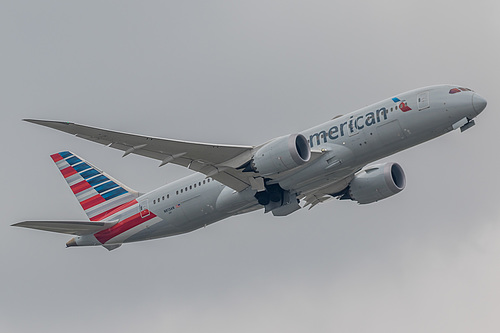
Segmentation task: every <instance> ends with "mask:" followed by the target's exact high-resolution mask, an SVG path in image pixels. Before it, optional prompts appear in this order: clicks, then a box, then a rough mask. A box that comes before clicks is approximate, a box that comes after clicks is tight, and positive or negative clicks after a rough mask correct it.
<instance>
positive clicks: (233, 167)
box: [13, 85, 487, 251]
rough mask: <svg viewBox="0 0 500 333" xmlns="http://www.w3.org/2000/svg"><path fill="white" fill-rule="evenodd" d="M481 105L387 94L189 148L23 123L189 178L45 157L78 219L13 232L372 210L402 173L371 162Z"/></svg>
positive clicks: (112, 242) (113, 229) (112, 235)
mask: <svg viewBox="0 0 500 333" xmlns="http://www.w3.org/2000/svg"><path fill="white" fill-rule="evenodd" d="M486 105H487V102H486V100H485V99H484V98H483V97H481V96H480V95H479V94H477V93H475V92H474V91H472V90H471V89H468V88H463V87H461V86H458V85H436V86H430V87H424V88H420V89H415V90H412V91H409V92H405V93H402V94H398V95H395V96H393V97H391V98H388V99H384V100H383V101H381V102H378V103H375V104H373V105H370V106H367V107H364V108H361V109H359V110H357V111H354V112H352V113H349V114H347V115H345V116H336V117H335V118H333V119H332V120H329V121H327V122H325V123H322V124H320V125H318V126H315V127H312V128H310V129H307V130H305V131H302V132H300V133H294V134H289V135H285V136H280V137H277V138H274V139H272V140H270V141H268V142H265V143H263V144H260V145H257V146H243V145H223V144H210V143H197V142H188V141H180V140H172V139H164V138H158V137H152V136H144V135H136V134H129V133H123V132H117V131H112V130H107V129H101V128H96V127H90V126H85V125H79V124H75V123H72V122H61V121H48V120H36V119H24V120H25V121H27V122H30V123H34V124H38V125H42V126H46V127H50V128H53V129H56V130H59V131H63V132H66V133H69V134H73V135H75V136H77V137H79V138H83V139H87V140H90V141H93V142H96V143H100V144H103V145H107V146H109V147H112V148H115V149H119V150H122V151H123V152H124V154H123V157H125V156H127V155H129V154H137V155H141V156H146V157H149V158H152V159H156V160H158V161H160V164H159V166H160V167H161V166H164V165H166V164H168V163H173V164H177V165H181V166H184V167H186V168H188V169H190V170H193V171H195V173H193V174H192V175H190V176H187V177H185V178H182V179H179V180H177V181H175V182H173V183H170V184H167V185H164V186H161V187H159V188H157V189H155V190H153V191H151V192H148V193H139V192H137V191H135V190H133V189H131V188H130V187H128V186H126V185H124V184H123V183H121V182H119V181H118V180H116V179H114V178H113V177H111V176H110V175H108V174H107V173H105V172H103V171H101V170H100V169H99V168H97V167H95V166H93V165H92V164H91V163H90V162H88V161H87V160H85V159H83V158H81V157H80V156H78V155H76V154H74V153H72V152H70V151H62V152H59V153H56V154H53V155H51V157H52V160H53V161H54V163H55V164H56V166H57V167H58V169H59V170H60V172H61V174H62V176H63V177H64V179H65V180H66V182H67V183H68V185H69V187H70V189H71V191H72V192H73V194H74V195H75V197H76V198H77V200H78V202H79V203H80V205H81V207H82V209H83V210H84V211H85V213H86V215H87V217H88V220H86V221H23V222H19V223H15V224H13V226H18V227H25V228H32V229H39V230H45V231H52V232H58V233H64V234H70V235H74V237H73V238H72V239H70V240H69V241H68V242H67V243H66V246H67V247H74V246H101V245H102V246H103V247H105V248H106V249H108V250H109V251H111V250H113V249H116V248H118V247H120V246H121V245H122V244H123V243H130V242H137V241H144V240H150V239H156V238H161V237H167V236H172V235H178V234H183V233H187V232H190V231H193V230H196V229H199V228H202V227H204V226H207V225H210V224H212V223H214V222H217V221H220V220H222V219H225V218H228V217H230V216H234V215H238V214H243V213H247V212H251V211H255V210H260V209H264V212H265V213H269V212H271V213H272V214H273V215H274V216H287V215H289V214H291V213H293V212H295V211H297V210H299V209H301V208H304V207H309V209H311V208H312V207H314V206H316V205H317V204H319V203H322V202H324V201H326V200H327V199H330V198H337V199H340V200H352V201H355V202H357V203H359V204H370V203H374V202H377V201H380V200H383V199H385V198H388V197H390V196H393V195H395V194H397V193H399V192H401V191H402V190H403V189H404V188H405V185H406V176H405V173H404V171H403V168H402V167H401V166H400V165H399V164H398V163H394V162H387V163H378V164H371V163H374V162H376V161H377V160H379V159H381V158H384V157H387V156H389V155H392V154H394V153H396V152H399V151H402V150H404V149H407V148H410V147H412V146H415V145H418V144H420V143H423V142H425V141H428V140H431V139H433V138H436V137H439V136H441V135H443V134H445V133H448V132H450V131H453V130H457V129H460V130H461V131H462V132H463V131H465V130H467V129H469V128H471V127H472V126H474V124H475V122H474V120H473V119H474V118H475V117H476V116H478V115H479V114H480V113H481V112H482V111H483V110H484V109H485V108H486Z"/></svg>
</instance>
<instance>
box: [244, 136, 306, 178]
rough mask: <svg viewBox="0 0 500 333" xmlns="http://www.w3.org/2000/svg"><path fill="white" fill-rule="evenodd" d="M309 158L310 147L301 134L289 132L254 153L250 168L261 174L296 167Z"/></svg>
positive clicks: (270, 173)
mask: <svg viewBox="0 0 500 333" xmlns="http://www.w3.org/2000/svg"><path fill="white" fill-rule="evenodd" d="M310 159H311V148H310V147H309V143H308V142H307V139H306V138H305V137H304V136H303V135H302V134H290V135H286V136H282V137H279V138H276V139H274V140H272V141H271V142H269V143H267V144H265V145H264V146H263V147H261V148H260V149H259V150H258V151H257V152H256V153H255V155H254V157H253V159H252V162H251V168H252V170H253V171H255V172H258V173H259V174H261V175H262V176H267V175H272V174H276V173H278V172H283V171H287V170H291V169H293V168H296V167H298V166H300V165H303V164H304V163H307V162H308V161H309V160H310Z"/></svg>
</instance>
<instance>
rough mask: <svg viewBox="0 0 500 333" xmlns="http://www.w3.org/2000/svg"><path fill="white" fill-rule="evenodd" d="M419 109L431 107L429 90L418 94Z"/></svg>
mask: <svg viewBox="0 0 500 333" xmlns="http://www.w3.org/2000/svg"><path fill="white" fill-rule="evenodd" d="M417 103H418V110H424V109H427V108H429V107H430V103H429V92H428V91H424V92H423V93H420V94H418V95H417Z"/></svg>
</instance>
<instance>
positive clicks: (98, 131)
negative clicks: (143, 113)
mask: <svg viewBox="0 0 500 333" xmlns="http://www.w3.org/2000/svg"><path fill="white" fill-rule="evenodd" d="M24 121H27V122H30V123H33V124H37V125H42V126H46V127H50V128H53V129H56V130H59V131H62V132H66V133H69V134H73V135H75V136H77V137H79V138H82V139H87V140H90V141H93V142H96V143H100V144H102V145H106V146H109V147H112V148H115V149H118V150H122V151H124V154H123V156H126V155H128V154H137V155H141V156H146V157H149V158H153V159H156V160H159V161H161V162H160V165H159V166H163V165H165V164H167V163H173V164H177V165H181V166H184V167H186V168H189V169H191V170H193V171H197V172H200V173H203V174H205V175H207V176H208V177H212V178H213V179H215V180H217V181H219V182H220V183H222V184H224V185H226V186H229V187H230V188H232V189H234V190H236V191H242V190H244V189H245V188H247V187H248V186H250V180H249V178H251V177H252V176H254V175H253V174H249V173H243V172H242V171H240V170H237V168H238V167H239V166H241V165H243V164H245V163H246V162H248V161H249V160H250V159H251V157H252V152H253V149H254V147H252V146H238V145H219V144H209V143H198V142H189V141H181V140H172V139H164V138H157V137H151V136H143V135H138V134H130V133H123V132H117V131H112V130H107V129H102V128H97V127H91V126H85V125H79V124H75V123H72V122H62V121H50V120H37V119H24Z"/></svg>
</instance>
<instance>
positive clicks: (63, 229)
mask: <svg viewBox="0 0 500 333" xmlns="http://www.w3.org/2000/svg"><path fill="white" fill-rule="evenodd" d="M117 222H118V221H107V222H90V221H24V222H18V223H14V224H13V225H12V226H13V227H23V228H31V229H38V230H45V231H51V232H59V233H62V234H70V235H77V236H81V235H89V234H93V233H95V232H98V231H100V230H104V229H108V228H110V227H112V226H113V225H115V224H116V223H117Z"/></svg>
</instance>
